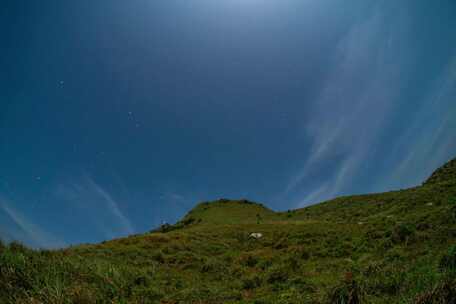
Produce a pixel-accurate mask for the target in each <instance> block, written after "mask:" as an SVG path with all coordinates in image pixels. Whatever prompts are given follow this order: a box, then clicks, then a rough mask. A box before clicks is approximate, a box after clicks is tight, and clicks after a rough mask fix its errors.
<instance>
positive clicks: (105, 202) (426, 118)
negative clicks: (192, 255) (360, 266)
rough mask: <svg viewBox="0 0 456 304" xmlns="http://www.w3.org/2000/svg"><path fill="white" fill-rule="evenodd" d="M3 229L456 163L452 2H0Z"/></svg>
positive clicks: (147, 216) (68, 224)
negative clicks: (0, 6)
mask: <svg viewBox="0 0 456 304" xmlns="http://www.w3.org/2000/svg"><path fill="white" fill-rule="evenodd" d="M0 25H1V27H0V33H1V37H2V48H1V56H0V67H1V72H0V92H1V95H0V97H1V99H0V103H1V104H0V106H1V111H0V168H1V174H0V231H1V234H0V236H1V237H2V238H4V239H6V240H10V239H19V240H21V241H24V242H26V243H27V244H30V245H32V246H45V247H55V246H63V245H68V244H75V243H81V242H96V241H101V240H104V239H106V238H112V237H119V236H123V235H127V234H130V233H139V232H144V231H147V230H149V229H151V228H153V227H155V226H157V225H159V224H160V223H161V222H162V221H170V222H172V221H175V220H177V219H178V218H180V217H181V216H182V215H183V214H184V213H185V212H186V211H188V210H189V209H190V208H192V206H193V205H194V204H195V203H197V202H199V201H203V200H212V199H217V198H220V197H228V198H248V199H251V200H256V201H260V202H263V203H265V204H266V205H268V206H269V207H271V208H273V209H276V210H285V209H290V208H297V207H301V206H305V205H308V204H311V203H315V202H319V201H322V200H325V199H329V198H332V197H335V196H338V195H345V194H352V193H365V192H377V191H385V190H392V189H398V188H404V187H409V186H413V185H417V184H419V183H420V182H422V181H423V179H424V178H426V176H427V175H429V174H430V173H431V172H432V170H434V169H435V168H436V167H437V166H439V165H441V164H442V163H443V162H445V161H446V160H448V159H449V158H451V157H454V156H456V139H455V137H454V134H455V131H456V98H455V97H456V38H455V37H456V3H455V2H454V1H451V0H447V1H445V0H443V1H438V2H431V1H420V0H418V1H415V0H414V1H412V0H409V1H366V0H363V1H361V0H359V1H350V2H349V3H348V2H346V1H343V0H323V1H322V0H299V1H298V0H281V1H272V0H269V1H267V0H219V1H213V0H187V1H183V0H181V1H178V0H175V1H174V0H171V1H170V0H166V1H165V0H163V1H161V0H157V1H149V0H147V1H146V0H132V1H120V0H111V1H93V0H92V1H88V0H87V1H52V0H50V1H30V2H28V3H24V2H21V1H6V2H5V3H2V9H1V10H0Z"/></svg>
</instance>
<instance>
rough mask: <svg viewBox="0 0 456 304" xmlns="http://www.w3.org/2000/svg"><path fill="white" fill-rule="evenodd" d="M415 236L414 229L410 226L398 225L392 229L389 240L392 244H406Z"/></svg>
mask: <svg viewBox="0 0 456 304" xmlns="http://www.w3.org/2000/svg"><path fill="white" fill-rule="evenodd" d="M414 234H415V229H414V228H413V227H411V226H410V225H406V224H400V225H397V226H396V227H394V229H393V231H392V233H391V240H392V241H393V242H394V243H404V242H405V243H408V242H409V240H410V239H411V237H413V236H414Z"/></svg>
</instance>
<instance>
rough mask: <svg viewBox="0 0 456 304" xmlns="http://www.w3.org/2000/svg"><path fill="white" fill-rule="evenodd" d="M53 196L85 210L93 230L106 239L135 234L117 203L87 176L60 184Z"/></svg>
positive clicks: (103, 188) (106, 191)
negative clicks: (99, 232)
mask: <svg viewBox="0 0 456 304" xmlns="http://www.w3.org/2000/svg"><path fill="white" fill-rule="evenodd" d="M54 195H55V196H56V197H57V199H59V200H62V201H65V202H69V203H70V205H71V206H74V207H77V208H79V209H83V210H85V211H84V212H85V213H86V215H87V217H88V218H90V221H91V224H92V225H93V226H94V229H95V228H96V229H98V230H100V231H101V232H102V233H103V234H104V236H105V237H107V238H113V237H118V236H121V235H128V234H132V233H134V232H135V229H134V227H133V225H132V223H131V221H130V220H129V218H128V217H127V216H126V215H125V213H124V212H123V211H122V209H121V207H120V204H119V202H118V201H117V200H116V199H115V198H114V196H113V195H112V194H111V193H110V192H109V191H108V190H107V189H106V188H105V187H102V186H101V185H100V184H99V183H97V182H95V181H94V179H93V178H92V177H91V176H90V175H88V174H85V175H84V176H83V177H81V178H73V179H72V181H71V182H67V183H60V184H59V185H57V186H56V188H55V191H54Z"/></svg>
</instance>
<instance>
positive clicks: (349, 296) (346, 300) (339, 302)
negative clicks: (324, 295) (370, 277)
mask: <svg viewBox="0 0 456 304" xmlns="http://www.w3.org/2000/svg"><path fill="white" fill-rule="evenodd" d="M328 303H329V304H359V303H361V289H360V287H359V285H358V284H357V283H356V282H355V280H353V275H352V273H347V274H346V278H345V280H344V282H343V283H342V284H340V285H338V286H336V287H334V288H333V289H332V290H331V291H330V293H329V295H328Z"/></svg>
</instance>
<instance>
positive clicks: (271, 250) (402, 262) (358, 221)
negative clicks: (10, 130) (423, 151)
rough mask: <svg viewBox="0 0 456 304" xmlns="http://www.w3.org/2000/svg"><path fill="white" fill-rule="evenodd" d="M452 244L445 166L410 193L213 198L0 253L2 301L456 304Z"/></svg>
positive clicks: (448, 168)
mask: <svg viewBox="0 0 456 304" xmlns="http://www.w3.org/2000/svg"><path fill="white" fill-rule="evenodd" d="M253 232H259V233H262V235H263V237H262V238H260V239H254V238H250V237H249V235H250V234H251V233H253ZM455 244H456V160H453V161H451V162H449V163H448V164H446V165H445V166H443V167H442V168H440V169H438V170H437V171H436V172H435V173H434V174H433V175H432V176H431V177H430V178H429V179H428V180H427V181H426V182H425V183H424V184H423V185H422V186H420V187H415V188H412V189H408V190H401V191H394V192H388V193H380V194H372V195H359V196H348V197H341V198H337V199H335V200H331V201H328V202H324V203H321V204H318V205H314V206H311V207H308V208H303V209H297V210H293V211H288V212H274V211H272V210H270V209H267V208H266V207H264V206H263V205H261V204H256V203H253V202H249V201H246V200H240V201H230V200H219V201H215V202H211V203H209V202H205V203H201V204H199V205H197V206H196V207H195V208H194V209H193V210H192V211H190V212H189V213H188V214H187V215H186V216H185V217H184V218H183V219H182V220H181V221H180V222H178V223H176V224H175V225H166V226H163V227H161V228H160V229H157V230H155V231H152V232H150V233H146V234H143V235H135V236H131V237H128V238H122V239H117V240H112V241H107V242H103V243H102V244H96V245H82V246H76V247H71V248H66V249H63V250H58V251H34V250H30V249H27V248H25V247H23V246H21V245H20V244H17V243H12V244H9V245H1V246H0V303H168V304H171V303H252V304H253V303H256V304H260V303H353V304H354V303H416V304H421V303H422V304H424V303H456V302H455V301H456V246H455Z"/></svg>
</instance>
